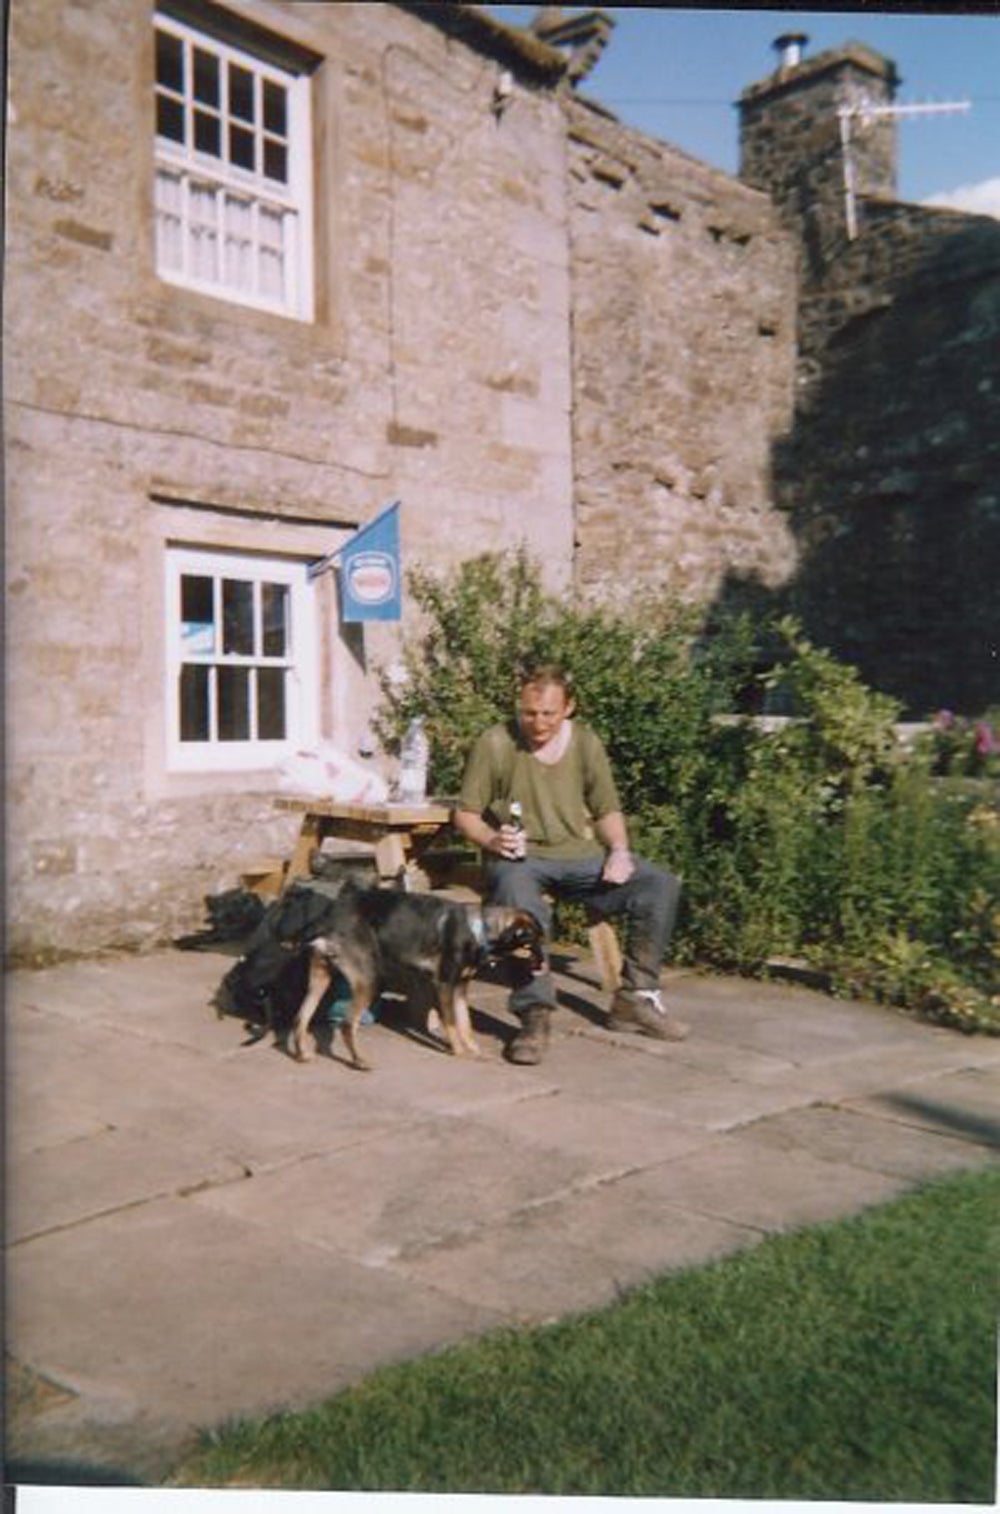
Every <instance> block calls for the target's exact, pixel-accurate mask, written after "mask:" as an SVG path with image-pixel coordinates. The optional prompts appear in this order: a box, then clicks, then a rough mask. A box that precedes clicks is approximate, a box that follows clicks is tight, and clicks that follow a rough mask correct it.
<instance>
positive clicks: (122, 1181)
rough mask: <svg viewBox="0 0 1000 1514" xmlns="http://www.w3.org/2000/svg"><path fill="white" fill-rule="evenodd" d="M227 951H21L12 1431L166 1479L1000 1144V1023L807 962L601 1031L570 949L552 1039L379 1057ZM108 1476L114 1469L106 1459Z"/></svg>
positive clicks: (682, 977) (13, 1013)
mask: <svg viewBox="0 0 1000 1514" xmlns="http://www.w3.org/2000/svg"><path fill="white" fill-rule="evenodd" d="M231 961H232V954H231V953H229V952H225V953H223V952H219V953H178V952H160V953H155V954H152V955H150V956H146V957H122V958H118V959H112V960H106V961H101V962H89V963H67V964H63V965H61V966H59V967H55V968H50V969H46V970H45V971H42V972H37V973H15V974H12V975H11V978H10V980H9V982H8V995H7V1081H8V1089H9V1090H10V1093H11V1095H12V1097H11V1098H10V1100H9V1125H10V1140H9V1144H8V1166H9V1173H8V1176H9V1188H10V1190H11V1192H12V1194H13V1208H12V1216H13V1222H14V1223H13V1226H12V1228H11V1230H10V1233H9V1234H8V1242H9V1247H8V1294H7V1299H6V1303H7V1321H8V1345H9V1348H10V1349H11V1351H12V1352H13V1354H14V1355H15V1357H16V1358H17V1359H18V1361H19V1363H20V1364H21V1368H22V1369H23V1372H24V1373H25V1374H26V1375H27V1376H29V1377H31V1378H32V1380H33V1381H35V1382H39V1383H45V1384H46V1392H45V1393H39V1394H38V1395H35V1398H34V1400H33V1407H32V1408H31V1410H30V1412H26V1413H25V1414H23V1415H20V1416H19V1417H18V1418H16V1420H15V1422H14V1423H12V1424H9V1426H8V1434H9V1454H11V1455H14V1456H16V1457H32V1456H41V1457H45V1458H48V1459H49V1460H63V1459H65V1458H66V1457H67V1456H70V1457H75V1458H76V1459H77V1461H78V1462H80V1463H83V1464H85V1465H89V1466H90V1468H91V1469H92V1470H93V1469H94V1468H95V1467H96V1468H98V1469H100V1468H105V1469H106V1468H108V1467H111V1466H113V1467H116V1468H119V1469H121V1468H124V1469H126V1470H127V1471H129V1472H130V1473H135V1474H138V1475H142V1476H146V1477H154V1478H155V1477H157V1476H159V1475H161V1473H162V1472H163V1471H164V1470H165V1468H166V1466H167V1465H168V1464H169V1460H170V1458H171V1456H173V1455H176V1453H177V1451H178V1450H179V1448H180V1445H181V1443H182V1442H183V1439H184V1437H186V1436H187V1435H188V1434H189V1433H190V1431H191V1429H192V1427H193V1426H195V1425H198V1426H202V1427H209V1426H211V1425H212V1424H215V1423H218V1422H219V1421H221V1420H223V1419H226V1418H229V1417H231V1416H234V1415H241V1414H253V1413H259V1412H262V1411H264V1410H266V1409H268V1408H271V1407H274V1406H277V1405H301V1404H306V1403H309V1402H312V1401H315V1400H317V1399H320V1398H322V1397H325V1396H327V1395H328V1394H330V1393H332V1392H335V1391H337V1390H338V1389H339V1388H340V1387H343V1386H345V1385H346V1384H347V1383H349V1382H353V1381H357V1379H358V1378H359V1377H362V1376H363V1375H364V1374H365V1373H367V1372H369V1371H371V1370H372V1368H373V1367H375V1366H377V1365H379V1364H380V1363H382V1362H385V1361H390V1360H399V1359H403V1358H406V1357H408V1356H412V1355H416V1354H419V1353H422V1352H424V1351H427V1350H433V1349H436V1348H437V1347H439V1346H442V1345H444V1344H446V1343H449V1342H451V1341H454V1340H459V1339H463V1338H466V1337H467V1336H470V1335H475V1334H478V1333H481V1332H482V1331H484V1330H489V1329H492V1328H494V1327H495V1326H497V1325H500V1324H504V1325H509V1324H518V1323H521V1322H523V1321H525V1320H529V1319H530V1320H537V1319H550V1318H554V1317H556V1316H559V1315H561V1314H564V1313H566V1312H567V1311H570V1312H573V1311H577V1310H580V1309H589V1308H592V1307H596V1306H598V1305H600V1304H603V1303H605V1302H607V1301H609V1300H610V1299H612V1298H614V1297H617V1296H618V1295H619V1294H620V1292H621V1291H622V1289H625V1288H629V1287H632V1286H634V1285H635V1284H636V1283H640V1282H642V1281H644V1280H645V1279H646V1278H648V1277H649V1276H651V1275H653V1274H655V1273H656V1272H659V1271H662V1270H663V1269H667V1268H676V1267H686V1266H690V1265H696V1264H699V1263H703V1262H705V1261H710V1260H713V1259H715V1258H716V1257H719V1256H723V1255H726V1254H728V1253H729V1252H731V1251H733V1250H736V1249H739V1248H740V1247H743V1246H747V1245H753V1244H756V1243H757V1242H758V1241H759V1240H760V1239H761V1238H762V1237H763V1236H765V1235H767V1234H771V1233H774V1232H777V1231H781V1230H786V1229H791V1228H795V1227H797V1226H799V1225H802V1224H810V1223H814V1222H817V1221H825V1220H828V1219H833V1218H838V1217H840V1216H842V1215H846V1214H850V1213H855V1212H857V1211H858V1210H860V1209H863V1208H865V1207H867V1206H869V1205H871V1204H875V1203H880V1202H882V1201H884V1200H885V1199H887V1198H891V1197H893V1196H895V1195H896V1194H897V1193H899V1192H901V1191H903V1190H904V1189H905V1188H906V1187H908V1186H911V1185H912V1184H913V1183H914V1182H917V1181H922V1180H923V1178H924V1177H926V1176H929V1175H936V1174H938V1173H941V1172H945V1171H951V1170H954V1169H956V1168H959V1167H964V1166H968V1167H974V1166H978V1165H981V1164H983V1163H984V1162H987V1161H993V1160H995V1159H996V1152H997V1148H998V1144H1000V1130H998V1126H1000V1040H997V1041H993V1040H988V1039H985V1038H976V1037H965V1036H961V1035H959V1034H956V1033H953V1032H947V1031H943V1030H940V1029H935V1028H933V1027H929V1026H926V1025H919V1024H916V1023H915V1022H913V1021H911V1020H907V1019H906V1018H905V1017H903V1016H901V1015H897V1014H894V1013H893V1012H891V1011H889V1010H885V1009H880V1008H879V1007H877V1006H873V1005H851V1004H847V1005H845V1004H842V1003H840V1002H838V1001H834V1000H831V999H828V998H825V997H824V996H822V995H820V994H817V993H812V992H809V991H807V990H803V989H801V988H798V987H790V986H789V985H786V984H760V983H745V982H743V981H738V980H730V979H713V978H705V977H701V976H699V975H696V974H688V973H668V974H666V975H665V982H666V989H667V995H668V998H669V999H670V1001H671V1003H672V1006H673V1007H674V1009H675V1010H676V1012H677V1013H678V1014H679V1015H680V1016H681V1017H682V1018H684V1019H686V1020H689V1021H690V1023H691V1025H692V1034H691V1038H690V1039H689V1041H687V1042H685V1043H683V1044H679V1045H677V1044H669V1045H667V1044H660V1043H655V1042H652V1041H649V1040H647V1039H645V1038H642V1037H636V1036H628V1035H621V1034H611V1033H609V1032H608V1031H607V1030H605V1029H604V1028H603V1006H604V1004H605V1003H606V1000H605V997H604V996H603V995H602V994H601V993H600V992H599V991H598V990H597V988H596V985H595V983H594V981H593V973H592V971H590V970H589V965H587V964H584V970H582V971H581V970H580V968H581V964H579V963H568V964H566V965H568V966H569V967H570V968H571V969H572V971H570V972H564V973H562V974H560V975H559V977H558V980H557V981H558V987H559V991H560V995H561V1000H562V1007H561V1008H560V1009H559V1011H558V1013H557V1016H556V1028H555V1033H554V1036H553V1041H552V1046H551V1050H550V1053H549V1055H548V1057H547V1058H546V1060H545V1062H544V1063H543V1064H542V1065H541V1066H539V1067H532V1068H525V1067H512V1066H511V1065H510V1064H508V1063H506V1062H505V1061H504V1060H503V1048H504V1045H505V1043H506V1041H507V1039H508V1038H509V1036H510V1035H511V1033H512V1030H513V1024H514V1022H513V1021H512V1019H511V1017H510V1015H509V1013H508V1011H507V1009H506V1003H505V993H504V991H503V989H502V988H501V987H500V986H499V985H498V984H496V983H493V982H482V983H477V984H476V986H475V991H474V994H473V1005H474V1021H475V1023H476V1026H477V1032H478V1034H479V1036H480V1039H481V1043H482V1048H483V1055H482V1057H481V1058H480V1059H478V1060H473V1059H461V1060H458V1059H454V1058H452V1057H450V1056H448V1055H446V1054H445V1053H444V1052H443V1051H442V1049H441V1047H440V1045H439V1044H436V1043H435V1042H434V1041H433V1040H432V1039H429V1038H428V1037H426V1036H421V1035H418V1034H415V1033H414V1032H413V1031H412V1030H411V1029H408V1028H407V1025H406V1022H405V1018H403V1017H400V1016H393V1015H387V1016H386V1017H385V1018H384V1019H383V1021H382V1022H381V1023H379V1024H378V1025H375V1026H372V1027H370V1028H368V1029H366V1030H364V1031H363V1036H364V1042H363V1044H364V1047H365V1050H366V1052H367V1054H368V1055H369V1056H370V1058H371V1060H372V1062H373V1064H374V1071H372V1072H371V1073H367V1074H365V1073H359V1072H358V1071H357V1070H355V1069H352V1068H350V1067H349V1066H347V1065H346V1063H345V1060H344V1056H343V1050H342V1046H341V1043H340V1042H339V1040H337V1041H334V1043H333V1046H332V1048H330V1047H329V1045H328V1038H324V1037H323V1036H320V1037H319V1041H320V1049H321V1051H322V1049H323V1048H324V1046H325V1047H326V1049H327V1050H328V1051H329V1050H332V1055H329V1054H327V1055H322V1054H321V1055H318V1056H317V1057H316V1058H315V1059H314V1060H313V1061H311V1062H309V1063H307V1064H305V1065H300V1064H298V1063H296V1062H295V1061H294V1060H293V1059H292V1058H291V1057H289V1056H288V1055H287V1053H286V1051H285V1050H283V1049H282V1048H280V1047H276V1046H274V1045H273V1044H272V1043H271V1042H270V1041H263V1042H261V1043H260V1044H258V1045H256V1046H252V1047H251V1046H248V1045H246V1044H245V1041H246V1037H245V1034H244V1031H243V1028H242V1027H241V1025H240V1023H239V1022H238V1021H235V1020H231V1019H229V1020H219V1019H218V1017H217V1016H216V1015H215V1013H214V1011H212V1010H211V1009H210V1007H209V1001H210V999H211V995H212V992H213V991H214V988H215V986H216V985H217V983H218V981H219V979H220V978H221V977H222V975H223V974H224V972H225V971H226V970H227V969H228V967H229V965H230V964H231ZM98 1480H100V1479H98Z"/></svg>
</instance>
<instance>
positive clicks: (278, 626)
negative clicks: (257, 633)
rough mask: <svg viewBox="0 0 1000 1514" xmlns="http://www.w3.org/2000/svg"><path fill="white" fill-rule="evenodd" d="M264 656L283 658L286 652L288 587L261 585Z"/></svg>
mask: <svg viewBox="0 0 1000 1514" xmlns="http://www.w3.org/2000/svg"><path fill="white" fill-rule="evenodd" d="M261 589H262V598H263V614H264V656H265V657H284V656H285V655H286V653H287V650H288V586H287V585H286V584H262V585H261Z"/></svg>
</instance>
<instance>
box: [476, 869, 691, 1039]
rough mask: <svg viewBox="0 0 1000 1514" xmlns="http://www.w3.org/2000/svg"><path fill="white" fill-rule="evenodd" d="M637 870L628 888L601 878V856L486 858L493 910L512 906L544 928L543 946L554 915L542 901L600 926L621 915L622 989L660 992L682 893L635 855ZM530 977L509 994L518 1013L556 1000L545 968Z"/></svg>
mask: <svg viewBox="0 0 1000 1514" xmlns="http://www.w3.org/2000/svg"><path fill="white" fill-rule="evenodd" d="M632 860H633V862H634V864H635V871H634V872H633V874H632V876H631V877H630V878H629V879H628V881H627V882H626V883H605V882H604V880H603V879H602V877H601V873H602V871H603V869H604V856H603V855H595V856H593V857H585V858H578V859H574V860H573V861H559V860H556V859H553V858H541V857H525V858H524V859H523V860H522V861H520V862H508V861H505V860H504V859H503V858H500V857H487V858H486V859H485V863H486V880H485V881H486V899H487V901H488V902H489V903H492V904H509V905H512V906H514V908H516V909H526V910H528V911H529V912H530V913H531V914H532V915H534V916H535V919H536V920H538V921H539V923H540V924H541V925H542V927H543V929H544V931H545V936H546V945H547V942H548V936H549V932H550V929H551V925H552V910H551V907H550V905H549V900H548V898H547V897H546V895H551V896H553V897H555V898H557V899H565V900H566V901H568V902H572V903H574V904H583V905H584V906H585V907H586V909H587V911H588V913H589V914H590V915H592V916H594V917H596V918H597V919H598V920H610V919H616V918H618V917H622V916H623V917H624V918H625V921H626V922H627V931H626V935H627V941H626V948H625V960H624V963H623V967H622V978H623V981H624V986H625V987H626V988H657V987H658V986H659V982H660V963H661V962H662V961H663V957H664V954H665V952H666V950H667V947H668V946H669V944H670V939H671V936H672V935H673V931H674V923H675V921H676V919H677V904H678V900H679V899H680V894H681V884H680V879H679V878H677V877H675V876H674V874H673V873H669V872H667V871H666V869H665V868H660V867H654V865H653V864H652V863H651V862H644V861H643V860H642V858H640V857H634V858H633V859H632ZM547 962H548V952H547V950H546V968H545V970H544V971H543V972H540V973H533V974H532V975H531V977H530V979H529V980H528V981H525V982H520V983H518V984H517V986H516V987H515V988H514V991H513V992H512V994H511V996H510V1007H511V1009H512V1010H513V1011H514V1012H515V1013H516V1014H523V1013H524V1011H525V1010H527V1009H531V1008H533V1007H534V1006H536V1005H539V1004H545V1005H549V1006H552V1005H554V1004H555V1002H556V997H555V986H554V984H553V982H552V975H551V973H550V972H549V970H548V965H547Z"/></svg>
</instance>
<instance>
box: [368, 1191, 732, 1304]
mask: <svg viewBox="0 0 1000 1514" xmlns="http://www.w3.org/2000/svg"><path fill="white" fill-rule="evenodd" d="M759 1239H760V1232H759V1231H756V1230H753V1229H750V1228H748V1227H745V1226H741V1225H735V1224H732V1223H730V1222H729V1221H726V1220H717V1219H713V1218H710V1217H707V1216H705V1215H701V1214H695V1213H693V1212H691V1211H689V1210H685V1209H682V1208H677V1207H673V1206H671V1205H669V1204H664V1203H661V1202H659V1201H658V1200H656V1199H651V1198H650V1197H649V1196H648V1195H646V1194H644V1193H642V1192H638V1191H637V1190H636V1186H635V1184H633V1183H631V1182H629V1181H628V1180H615V1181H612V1182H609V1183H605V1184H600V1185H598V1186H597V1187H595V1188H591V1189H589V1190H587V1191H585V1192H577V1193H574V1194H573V1195H572V1196H570V1197H566V1198H562V1199H556V1200H553V1201H552V1202H550V1203H545V1204H539V1205H535V1206H532V1207H530V1208H526V1209H523V1210H521V1211H520V1212H519V1213H518V1214H516V1215H512V1216H510V1217H509V1218H507V1219H506V1220H503V1221H502V1222H500V1223H499V1224H496V1225H493V1226H491V1227H490V1229H489V1231H488V1233H485V1234H477V1235H473V1236H470V1237H467V1238H464V1239H458V1240H452V1241H448V1242H446V1243H442V1244H441V1245H439V1246H434V1247H428V1248H426V1249H424V1250H421V1251H417V1252H411V1253H407V1254H406V1255H404V1256H402V1257H400V1258H398V1259H395V1260H393V1261H392V1262H390V1264H389V1266H390V1268H391V1270H392V1271H393V1272H399V1273H402V1274H404V1275H405V1276H407V1277H412V1278H414V1279H416V1280H417V1281H418V1282H422V1283H429V1282H430V1281H431V1280H432V1279H434V1280H435V1281H436V1283H437V1286H438V1287H440V1288H442V1289H443V1290H444V1291H445V1292H447V1293H449V1294H453V1295H455V1296H456V1297H458V1298H462V1299H465V1300H467V1301H473V1300H475V1301H478V1302H480V1303H483V1304H488V1305H490V1306H491V1307H493V1308H496V1309H498V1310H502V1311H504V1312H505V1313H506V1314H508V1315H509V1316H510V1318H511V1319H512V1320H513V1321H514V1322H515V1323H519V1324H529V1323H530V1324H538V1323H542V1322H544V1321H548V1320H551V1319H552V1318H554V1317H555V1316H556V1315H558V1314H560V1313H565V1312H580V1311H585V1310H590V1309H594V1308H598V1307H601V1306H602V1305H604V1304H608V1303H612V1302H614V1301H615V1300H616V1299H618V1298H620V1297H621V1296H622V1294H623V1292H625V1291H626V1290H628V1289H630V1288H634V1287H637V1286H639V1285H640V1284H642V1283H644V1282H646V1281H648V1280H649V1279H650V1278H651V1277H654V1276H656V1275H658V1274H659V1273H661V1272H663V1271H667V1270H668V1269H669V1270H674V1269H677V1268H682V1267H686V1266H691V1265H694V1264H703V1263H704V1262H706V1261H710V1260H715V1259H716V1258H718V1257H721V1256H725V1255H727V1254H728V1253H730V1252H732V1251H738V1250H741V1249H743V1248H744V1247H746V1246H747V1245H752V1244H753V1243H754V1242H755V1241H757V1240H759Z"/></svg>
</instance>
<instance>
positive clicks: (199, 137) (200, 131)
mask: <svg viewBox="0 0 1000 1514" xmlns="http://www.w3.org/2000/svg"><path fill="white" fill-rule="evenodd" d="M221 140H222V138H221V133H220V130H219V118H218V116H210V115H207V114H206V113H205V111H203V110H196V111H195V113H194V145H195V147H196V148H197V149H198V151H199V152H208V153H211V154H212V157H213V158H218V157H221V148H220V145H219V144H220V142H221Z"/></svg>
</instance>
